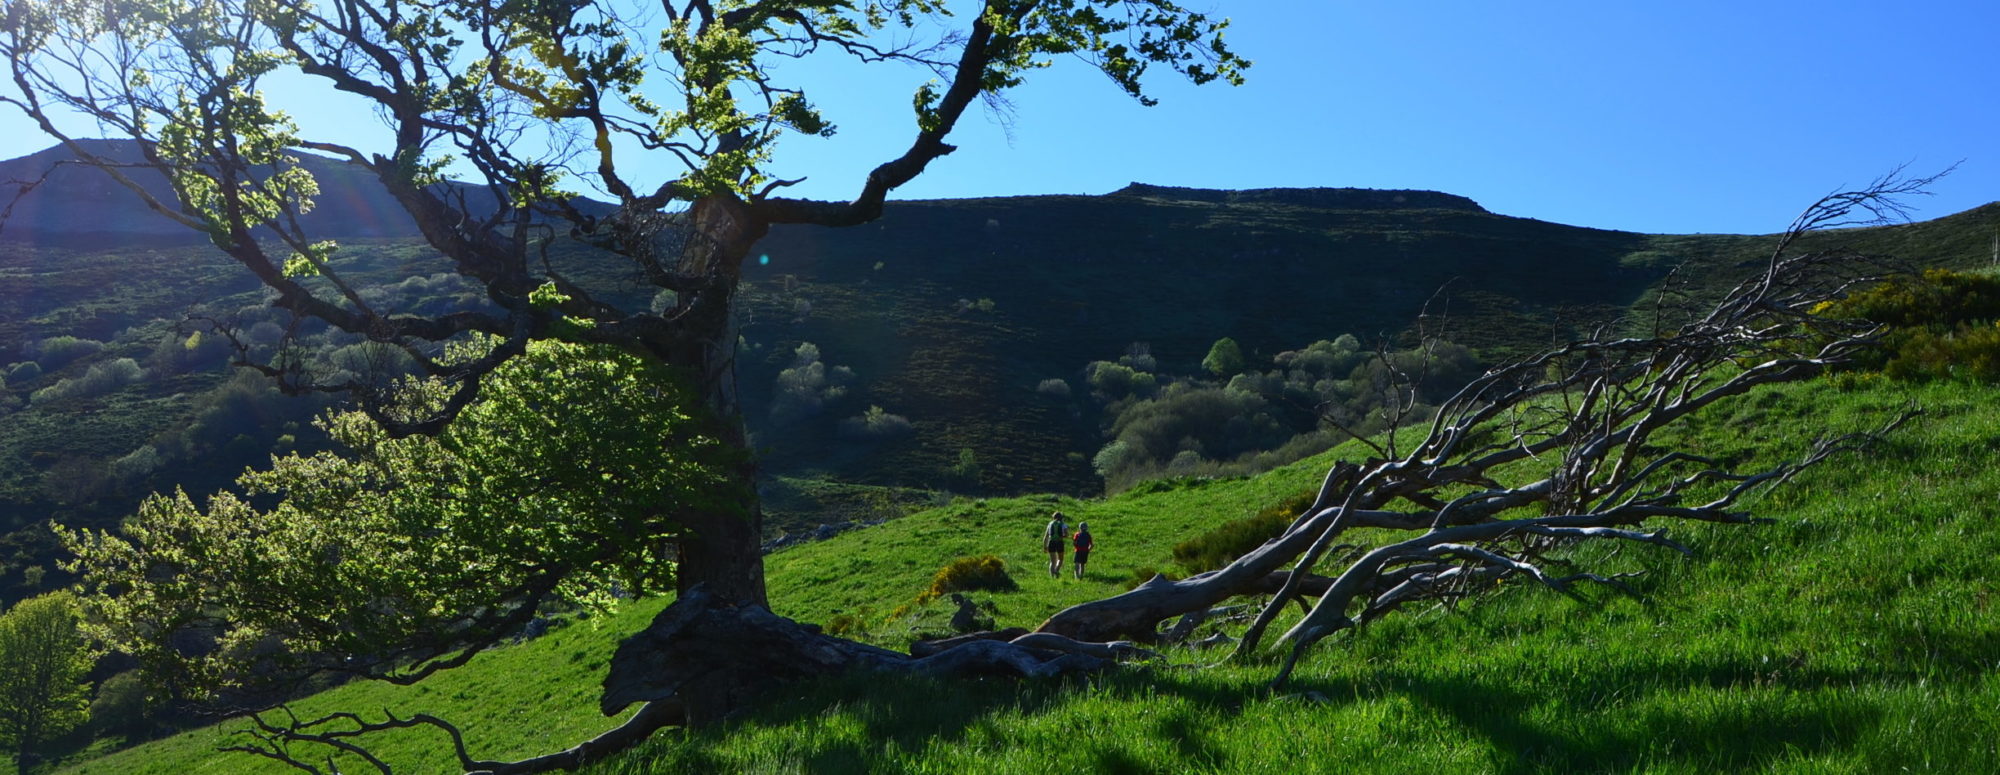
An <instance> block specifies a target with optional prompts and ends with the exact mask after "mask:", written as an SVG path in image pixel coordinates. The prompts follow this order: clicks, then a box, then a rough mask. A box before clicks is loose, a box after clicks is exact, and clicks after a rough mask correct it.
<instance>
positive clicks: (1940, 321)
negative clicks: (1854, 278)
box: [1822, 269, 2000, 328]
mask: <svg viewBox="0 0 2000 775" xmlns="http://www.w3.org/2000/svg"><path fill="white" fill-rule="evenodd" d="M1822 311H1823V312H1827V313H1830V314H1833V315H1836V316H1840V317H1857V318H1862V319H1864V320H1872V321H1875V322H1877V323H1881V324H1883V325H1887V326H1893V327H1896V328H1916V327H1923V326H1956V325H1959V324H1962V323H1971V322H1984V321H1991V320H1994V319H1995V318H2000V277H1991V276H1987V275H1980V274H1970V273H1966V272H1954V271H1951V270H1949V269H1926V270H1924V272H1923V274H1921V275H1903V276H1899V277H1893V278H1890V279H1889V280H1886V281H1884V282H1882V283H1880V284H1877V285H1874V286H1871V287H1868V288H1866V289H1863V290H1860V291H1856V292H1855V293H1853V294H1852V295H1849V296H1848V297H1847V298H1845V299H1842V300H1840V301H1837V302H1834V303H1832V304H1830V305H1827V307H1826V308H1825V309H1824V310H1822Z"/></svg>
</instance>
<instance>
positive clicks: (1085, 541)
mask: <svg viewBox="0 0 2000 775" xmlns="http://www.w3.org/2000/svg"><path fill="white" fill-rule="evenodd" d="M1070 543H1071V545H1072V546H1075V547H1076V564H1075V565H1074V566H1072V568H1073V569H1074V570H1075V571H1076V577H1077V578H1079V579H1080V578H1083V564H1084V563H1086V562H1090V549H1091V547H1094V546H1096V545H1097V544H1096V542H1095V541H1092V540H1091V539H1090V523H1089V522H1078V523H1076V537H1075V538H1073V539H1071V541H1070Z"/></svg>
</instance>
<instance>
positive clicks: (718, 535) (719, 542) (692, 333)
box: [664, 196, 769, 608]
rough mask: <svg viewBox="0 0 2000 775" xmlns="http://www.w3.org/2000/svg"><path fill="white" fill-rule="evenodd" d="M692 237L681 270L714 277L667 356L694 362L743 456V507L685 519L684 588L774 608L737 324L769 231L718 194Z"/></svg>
mask: <svg viewBox="0 0 2000 775" xmlns="http://www.w3.org/2000/svg"><path fill="white" fill-rule="evenodd" d="M688 221H689V223H688V229H689V231H688V235H687V241H686V247H685V248H684V249H683V253H682V256H681V267H680V269H681V272H682V273H684V274H686V275H689V276H694V277H705V278H710V284H709V285H708V287H706V288H703V289H701V290H699V291H697V292H695V294H694V298H692V299H690V300H689V301H688V302H687V305H688V309H687V311H686V314H684V315H683V316H682V318H681V319H682V321H683V322H684V323H685V324H686V326H687V327H686V329H685V330H684V331H685V332H684V334H683V335H682V338H680V339H679V340H678V341H676V342H675V343H673V344H671V345H669V346H668V349H669V352H667V353H664V354H665V355H666V356H667V358H668V362H669V363H675V364H683V365H692V366H693V367H694V371H695V376H696V379H697V380H698V383H697V384H698V386H699V390H700V391H701V397H702V402H703V403H704V404H705V405H706V408H707V409H708V411H709V412H710V413H712V414H713V415H714V417H715V418H716V420H717V421H718V423H719V424H720V434H719V435H720V436H721V441H722V442H723V443H725V444H729V445H730V446H732V447H735V448H736V449H737V450H739V451H741V452H742V458H741V461H740V462H738V463H737V464H736V470H735V471H733V472H732V474H733V478H734V479H735V485H736V487H737V500H738V502H739V504H740V506H739V508H738V509H736V510H733V511H732V510H713V511H703V512H698V513H691V514H684V515H682V519H683V521H684V523H685V524H686V527H687V529H688V533H687V535H686V536H685V537H683V538H682V539H681V540H680V568H679V570H678V572H677V574H676V578H677V587H678V589H679V591H680V592H681V593H682V594H686V593H687V591H688V590H690V589H693V588H694V587H695V586H697V585H700V586H703V587H705V588H707V589H708V591H709V594H712V595H714V596H716V597H718V598H720V599H722V600H725V601H728V602H730V603H733V604H736V605H754V606H759V607H766V608H768V607H769V602H768V601H767V599H766V597H765V591H764V556H763V553H762V552H761V551H760V548H759V545H760V543H761V542H762V539H763V525H764V520H763V511H762V508H761V506H760V505H759V504H758V502H757V484H756V482H757V464H756V459H755V456H754V454H753V453H752V451H751V450H750V444H749V433H748V431H747V430H746V429H745V427H744V421H743V408H742V405H741V404H740V403H739V402H738V400H737V393H736V338H737V332H736V323H735V318H734V316H733V315H732V314H731V310H732V309H733V308H734V306H735V305H734V297H735V295H736V286H737V284H738V282H739V281H740V279H741V277H742V267H743V260H744V258H745V257H746V256H748V255H749V254H750V249H751V248H752V247H753V246H755V245H756V243H757V240H759V239H761V238H763V236H764V234H765V232H767V231H768V230H769V226H768V225H767V224H764V223H762V222H760V221H758V220H756V219H755V218H753V217H752V216H751V214H750V212H749V209H748V208H747V207H745V206H744V204H743V203H742V201H740V200H738V199H736V198H735V197H733V196H710V197H705V198H703V199H701V200H699V201H697V202H695V204H694V206H693V208H691V209H690V210H689V212H688Z"/></svg>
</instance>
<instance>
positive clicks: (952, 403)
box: [745, 189, 1670, 491]
mask: <svg viewBox="0 0 2000 775" xmlns="http://www.w3.org/2000/svg"><path fill="white" fill-rule="evenodd" d="M1130 190H1131V189H1128V191H1130ZM1331 191H1333V190H1321V192H1322V193H1318V194H1316V193H1315V192H1312V191H1295V192H1292V193H1291V194H1289V195H1279V196H1268V194H1270V193H1276V192H1264V193H1267V196H1266V197H1262V198H1252V199H1248V200H1247V201H1243V200H1238V201H1231V200H1230V199H1229V198H1227V197H1226V196H1224V195H1226V194H1229V193H1230V192H1180V193H1197V196H1185V195H1183V196H1175V197H1172V198H1162V197H1150V196H1133V195H1130V194H1126V193H1120V194H1114V195H1110V196H1101V197H1082V196H1045V197H1018V198H1005V199H972V200H952V201H925V202H901V203H896V204H893V205H891V206H890V208H889V210H888V212H887V213H886V214H885V215H884V217H883V218H882V220H881V221H880V222H878V223H876V224H871V225H868V226H863V227H860V228H856V229H848V230H838V231H836V230H818V229H786V230H779V231H776V232H774V233H773V234H772V235H771V236H770V237H769V238H767V239H766V240H765V242H764V243H763V244H762V245H761V246H760V247H761V250H762V251H763V252H764V254H765V255H767V256H768V257H769V262H768V264H759V265H758V266H755V267H753V268H752V270H751V273H750V275H749V276H750V278H751V280H752V282H753V283H755V287H754V288H753V291H752V292H751V293H750V294H748V296H747V298H748V299H749V302H750V303H749V307H750V308H751V309H752V310H753V313H754V314H753V315H752V319H751V320H750V322H749V323H748V325H746V327H745V334H746V337H747V338H748V340H749V341H750V342H751V343H752V344H755V345H761V346H763V349H761V350H757V351H754V352H753V353H751V354H750V361H751V363H752V366H751V367H750V368H749V369H748V370H747V372H746V379H745V384H746V385H747V386H748V388H749V393H750V397H751V399H752V403H753V405H754V404H757V403H764V402H768V400H769V398H768V391H769V389H770V386H771V384H772V381H773V380H774V379H775V377H776V375H777V370H778V369H781V368H783V367H784V366H785V365H786V363H787V361H788V359H789V358H790V357H791V353H792V349H793V347H795V346H796V344H797V343H798V342H801V341H809V342H813V343H815V344H817V345H819V347H820V348H821V352H822V357H823V359H824V360H826V361H827V362H829V363H831V364H836V365H847V366H852V367H853V368H854V369H855V371H856V373H857V375H858V376H859V378H860V379H861V380H862V381H863V382H864V383H865V389H864V390H862V391H860V392H859V393H858V394H857V395H854V396H852V397H851V405H850V406H847V407H843V409H844V410H845V411H846V412H847V413H849V414H853V413H856V412H858V411H860V410H861V409H865V408H866V407H867V406H868V405H869V404H870V403H873V404H878V405H881V406H883V407H884V408H885V409H887V410H889V411H891V412H897V413H901V414H905V415H907V416H909V417H910V419H911V420H912V421H913V422H914V423H916V425H917V427H918V431H919V432H918V433H917V434H916V435H915V437H914V439H913V440H912V441H911V442H908V443H905V444H903V445H902V447H901V448H899V449H889V450H878V451H875V453H874V454H875V455H878V456H879V455H881V454H884V453H886V454H887V455H888V456H889V457H890V458H891V459H896V460H901V461H902V462H901V463H899V464H894V465H887V466H883V467H882V470H894V471H909V470H912V466H918V465H920V461H926V460H928V461H936V460H940V459H950V458H951V457H952V456H953V455H955V454H956V452H957V450H959V449H961V448H972V449H974V451H975V453H976V454H977V455H979V456H980V457H981V458H982V459H987V460H991V461H992V464H991V465H989V466H988V471H987V474H988V485H989V486H991V487H993V488H996V489H1002V490H1009V491H1015V490H1020V489H1035V488H1054V489H1062V490H1066V491H1075V490H1078V489H1089V488H1090V487H1091V486H1092V484H1093V482H1092V481H1091V474H1090V471H1089V469H1088V467H1087V466H1085V465H1083V464H1082V463H1081V462H1079V461H1075V460H1071V461H1069V462H1068V463H1066V464H1064V465H1062V466H1060V467H1059V468H1058V469H1057V470H1055V471H1050V470H1049V468H1048V466H1049V463H1050V462H1054V461H1051V460H1050V458H1049V457H1047V456H1039V455H1038V456H1037V457H1039V458H1040V459H1039V460H1037V461H1033V462H1030V461H1028V460H1026V459H1022V458H1019V457H1018V456H1017V455H1018V453H1017V450H1030V449H1052V448H1060V449H1065V450H1068V451H1075V452H1080V453H1082V454H1084V455H1088V454H1090V453H1091V452H1094V451H1095V448H1096V446H1097V445H1099V444H1101V443H1102V439H1101V438H1098V437H1097V435H1096V431H1095V429H1094V428H1091V427H1083V428H1077V427H1075V426H1076V424H1075V423H1071V422H1064V421H1063V416H1062V415H1063V414H1065V413H1069V412H1072V411H1074V410H1075V407H1074V406H1073V405H1071V404H1066V403H1063V402H1051V401H1034V400H1031V399H1034V398H1036V396H1035V392H1034V391H1035V388H1036V386H1037V384H1038V383H1040V382H1041V381H1043V380H1046V379H1051V378H1062V379H1066V380H1068V381H1070V382H1071V383H1072V384H1073V385H1074V386H1075V387H1077V388H1081V387H1082V382H1081V371H1082V368H1083V367H1084V365H1085V364H1087V363H1089V362H1090V361H1092V360H1111V359H1116V358H1117V357H1118V356H1119V355H1120V354H1122V353H1124V352H1125V351H1126V349H1127V348H1128V347H1129V346H1130V345H1132V344H1133V343H1135V342H1144V343H1148V344H1149V345H1150V346H1151V350H1152V353H1153V355H1154V356H1155V357H1156V358H1158V359H1159V361H1160V362H1161V365H1162V368H1163V369H1164V370H1167V371H1177V372H1182V373H1186V372H1191V371H1194V370H1195V369H1196V367H1197V366H1198V364H1199V362H1200V360H1201V358H1202V357H1203V355H1204V354H1206V352H1207V351H1208V348H1209V346H1210V345H1211V344H1213V343H1214V342H1215V341H1216V340H1217V339H1219V338H1221V337H1225V336H1228V337H1233V338H1235V339H1236V340H1237V341H1238V342H1239V343H1240V344H1241V345H1242V346H1243V348H1244V350H1245V352H1246V354H1248V355H1249V359H1250V361H1251V362H1252V363H1253V364H1255V365H1257V366H1258V367H1260V368H1262V367H1267V365H1268V363H1269V358H1270V356H1272V355H1274V354H1276V353H1278V352H1279V351H1282V350H1287V349H1294V348H1298V347H1302V346H1304V345H1306V344H1309V343H1311V342H1313V341H1314V340H1318V339H1330V338H1333V337H1335V336H1338V335H1340V334H1343V333H1353V334H1356V335H1357V336H1359V337H1360V338H1361V339H1362V340H1363V341H1368V340H1371V339H1372V338H1374V337H1375V336H1377V335H1392V334H1394V333H1396V332H1398V331H1402V330H1404V329H1406V328H1408V327H1409V326H1411V325H1412V324H1413V323H1414V322H1415V321H1416V319H1417V317H1418V315H1419V313H1420V312H1421V311H1423V310H1424V308H1425V305H1426V304H1427V303H1428V304H1430V311H1431V312H1432V313H1435V314H1437V315H1440V316H1441V319H1440V320H1438V321H1436V322H1437V323H1439V324H1441V325H1442V326H1443V330H1444V331H1445V333H1446V334H1447V336H1449V337H1451V338H1453V339H1455V340H1458V341H1460V342H1461V343H1464V344H1467V345H1470V346H1473V347H1475V348H1477V349H1480V350H1482V351H1485V352H1487V353H1489V354H1491V355H1495V356H1498V355H1503V354H1508V353H1513V352H1518V351H1521V350H1523V349H1532V348H1534V347H1537V346H1539V345H1540V344H1542V343H1545V342H1547V341H1548V340H1549V339H1550V338H1551V336H1563V335H1567V334H1568V333H1569V332H1570V328H1571V325H1572V324H1574V323H1577V322H1580V321H1588V320H1597V319H1602V318H1606V317H1610V316H1613V315H1616V314H1619V313H1620V312H1622V311H1623V310H1624V309H1626V307H1627V306H1628V305H1630V304H1631V303H1632V302H1633V301H1634V300H1636V299H1638V298H1639V297H1640V296H1641V295H1642V294H1643V293H1645V291H1646V290H1647V289H1648V288H1649V287H1651V285H1652V284H1653V283H1654V282H1656V281H1657V280H1658V279H1659V278H1660V277H1662V276H1663V275H1664V274H1665V273H1666V271H1667V270H1668V269H1669V268H1670V267H1667V266H1651V265H1630V264H1628V263H1625V262H1622V261H1621V259H1622V258H1623V257H1625V256H1627V255H1629V254H1632V253H1634V252H1638V251H1641V250H1643V249H1645V248H1647V247H1648V245H1649V240H1650V239H1651V238H1650V237H1648V236H1647V235H1641V234H1631V233H1623V232H1611V231H1600V230H1594V229H1581V228H1576V227H1569V226H1562V225H1558V224H1551V223H1544V222H1541V221H1534V220H1528V219H1520V218H1508V217H1504V216H1497V215H1492V214H1489V213H1486V212H1484V211H1481V210H1478V209H1477V206H1476V205H1471V203H1470V202H1469V201H1468V200H1458V201H1460V202H1464V204H1465V205H1466V206H1463V207H1455V208H1452V209H1445V208H1430V209H1385V208H1383V207H1380V206H1371V207H1359V208H1358V207H1353V206H1324V205H1323V204H1322V203H1323V202H1325V201H1326V200H1328V199H1331V198H1332V197H1328V196H1325V194H1324V192H1331ZM1374 193H1382V194H1390V195H1394V194H1398V193H1400V192H1374ZM1410 193H1415V194H1422V193H1426V192H1410ZM1432 196H1436V197H1443V196H1445V195H1432ZM1452 199H1456V198H1455V197H1454V198H1452ZM1300 202H1305V203H1307V204H1300ZM1371 204H1372V203H1371ZM981 299H990V300H992V302H993V303H992V305H991V310H990V311H981V308H980V307H978V306H974V307H972V308H965V307H964V305H962V304H960V300H964V301H967V302H977V301H978V300H981ZM801 301H803V302H804V303H805V304H807V305H810V306H809V309H810V313H809V314H806V315H804V316H801V315H798V314H797V313H796V311H797V310H798V309H801V307H800V302H801ZM767 439H769V440H770V441H769V442H768V443H771V444H772V446H773V449H772V451H773V453H774V455H773V463H774V464H776V465H778V466H779V467H781V468H783V467H790V466H794V465H797V466H806V465H815V464H816V465H819V466H825V467H829V468H831V469H832V470H834V471H836V472H838V473H841V474H842V475H846V476H852V475H855V474H857V473H860V472H859V471H856V470H854V469H851V468H848V467H846V466H844V465H842V461H841V458H840V456H839V455H837V454H836V455H831V456H830V455H828V454H826V449H828V448H829V444H828V443H827V442H829V441H830V440H831V439H829V438H825V437H821V436H815V435H814V434H812V433H810V432H808V433H804V434H800V433H797V432H792V433H788V434H786V435H785V436H783V437H779V436H776V435H774V434H767ZM891 446H894V445H891ZM836 448H837V447H836ZM928 467H930V468H935V463H931V464H930V465H929V466H928ZM1038 469H1039V470H1038ZM1051 475H1055V476H1057V477H1058V478H1057V479H1056V481H1053V482H1051V481H1050V480H1049V477H1050V476H1051Z"/></svg>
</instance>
